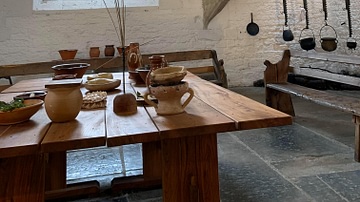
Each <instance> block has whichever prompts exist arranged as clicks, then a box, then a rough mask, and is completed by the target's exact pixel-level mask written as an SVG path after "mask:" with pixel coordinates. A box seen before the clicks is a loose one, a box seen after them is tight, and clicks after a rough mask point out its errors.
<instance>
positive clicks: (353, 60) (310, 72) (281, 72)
mask: <svg viewBox="0 0 360 202" xmlns="http://www.w3.org/2000/svg"><path fill="white" fill-rule="evenodd" d="M290 57H292V58H299V59H310V60H316V61H324V62H339V63H345V64H352V65H360V57H353V56H347V55H343V56H341V55H334V54H330V53H316V52H311V53H310V52H299V51H291V53H290V50H285V51H284V54H283V58H282V59H281V60H280V61H279V62H278V63H276V64H272V63H270V62H269V61H268V60H267V61H265V63H264V64H265V65H266V66H267V67H268V68H266V70H265V72H264V73H265V76H264V79H265V80H268V82H269V83H284V82H287V78H288V75H287V73H288V72H290V73H293V74H295V75H301V76H308V77H312V78H318V79H323V80H328V81H333V82H338V83H343V84H348V85H352V86H358V87H359V86H360V77H356V76H350V75H344V74H338V73H334V72H330V71H327V70H326V67H324V68H319V67H311V62H308V63H306V65H307V66H302V67H293V66H290ZM324 65H326V63H324ZM270 71H272V72H270ZM273 71H276V74H274V73H273ZM267 72H268V73H267ZM267 74H268V75H271V76H267ZM274 75H277V76H275V77H276V78H271V77H274ZM265 82H266V81H265Z"/></svg>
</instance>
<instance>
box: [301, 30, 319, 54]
mask: <svg viewBox="0 0 360 202" xmlns="http://www.w3.org/2000/svg"><path fill="white" fill-rule="evenodd" d="M305 30H309V29H307V28H304V29H303V30H302V31H301V33H300V38H299V43H300V46H301V48H302V49H304V50H306V51H308V50H312V49H314V48H315V46H316V42H315V37H314V33H312V37H306V38H301V35H302V33H303V32H304V31H305ZM310 31H311V30H310ZM311 32H312V31H311Z"/></svg>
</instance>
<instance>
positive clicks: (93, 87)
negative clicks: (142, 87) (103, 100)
mask: <svg viewBox="0 0 360 202" xmlns="http://www.w3.org/2000/svg"><path fill="white" fill-rule="evenodd" d="M108 80H109V82H107V83H99V84H90V83H89V81H87V82H86V83H85V84H84V87H85V88H86V89H87V90H89V91H111V90H114V89H115V88H117V87H119V86H120V84H121V80H119V79H108Z"/></svg>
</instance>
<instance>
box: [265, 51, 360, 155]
mask: <svg viewBox="0 0 360 202" xmlns="http://www.w3.org/2000/svg"><path fill="white" fill-rule="evenodd" d="M295 53H296V57H299V58H305V59H315V60H322V61H328V62H329V61H331V62H340V63H346V64H356V65H357V64H360V58H359V59H357V58H351V57H349V56H343V57H341V56H331V55H329V54H318V53H298V52H295ZM290 56H291V55H290V51H289V50H285V51H284V54H283V57H282V59H281V60H280V61H279V62H277V63H276V64H272V63H271V62H270V61H268V60H266V61H265V62H264V64H265V65H266V70H265V71H264V82H265V88H266V92H265V94H266V104H267V105H268V106H270V107H272V108H275V109H278V110H280V111H282V112H285V113H287V114H289V115H292V116H295V112H294V107H293V103H292V100H291V95H295V96H298V97H301V98H303V99H306V100H309V101H313V102H315V103H317V104H320V105H323V106H327V107H332V108H335V109H338V110H341V111H343V112H348V113H351V114H352V115H353V118H352V121H353V123H354V124H355V160H356V161H357V162H359V161H360V99H358V98H355V97H348V96H343V95H342V96H339V95H336V94H334V93H331V92H326V91H321V90H315V89H312V88H308V87H304V86H301V85H297V84H293V83H290V82H288V74H289V73H292V74H296V75H303V76H307V77H312V78H318V79H323V80H328V81H332V82H338V83H343V84H347V85H352V86H357V87H359V86H360V78H359V77H356V76H349V75H342V74H336V73H331V72H329V71H324V70H322V69H320V68H300V67H291V66H290V65H289V64H290Z"/></svg>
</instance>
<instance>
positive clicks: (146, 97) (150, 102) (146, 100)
mask: <svg viewBox="0 0 360 202" xmlns="http://www.w3.org/2000/svg"><path fill="white" fill-rule="evenodd" d="M149 95H150V93H149V92H146V93H145V94H144V101H145V102H146V103H148V104H149V105H151V106H153V107H155V108H156V109H157V108H158V105H157V104H156V103H155V102H154V101H152V100H149V98H148V96H149Z"/></svg>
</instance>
